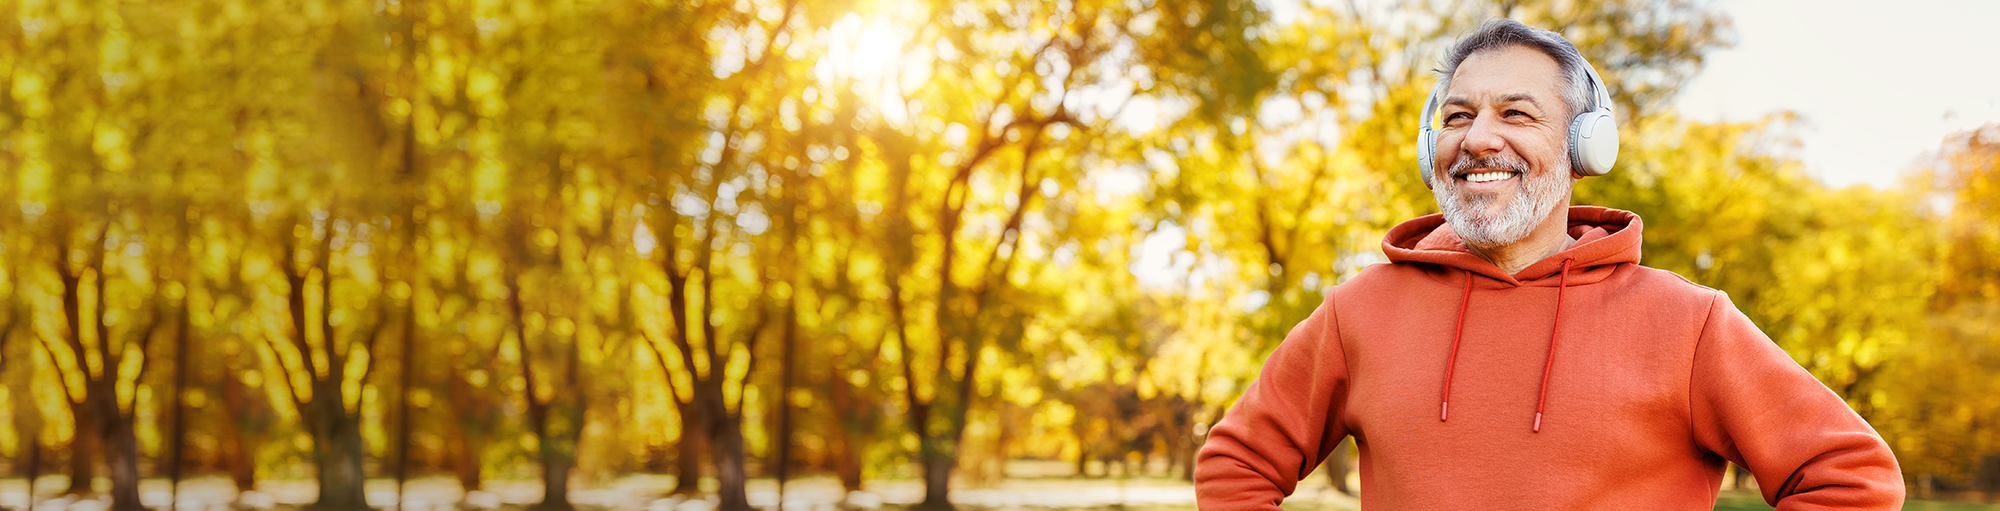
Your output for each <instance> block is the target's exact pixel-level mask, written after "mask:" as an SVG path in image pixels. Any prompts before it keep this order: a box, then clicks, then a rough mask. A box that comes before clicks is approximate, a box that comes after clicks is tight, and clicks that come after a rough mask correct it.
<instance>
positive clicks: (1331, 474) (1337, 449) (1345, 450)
mask: <svg viewBox="0 0 2000 511" xmlns="http://www.w3.org/2000/svg"><path fill="white" fill-rule="evenodd" d="M1353 452H1354V438H1353V437H1348V438H1342V439H1340V445H1337V446H1334V448H1333V455H1331V456H1327V457H1326V477H1327V479H1331V480H1332V482H1333V489H1336V490H1340V493H1342V494H1346V495H1349V496H1353V495H1354V490H1353V489H1350V488H1348V487H1347V457H1348V456H1349V455H1351V453H1353Z"/></svg>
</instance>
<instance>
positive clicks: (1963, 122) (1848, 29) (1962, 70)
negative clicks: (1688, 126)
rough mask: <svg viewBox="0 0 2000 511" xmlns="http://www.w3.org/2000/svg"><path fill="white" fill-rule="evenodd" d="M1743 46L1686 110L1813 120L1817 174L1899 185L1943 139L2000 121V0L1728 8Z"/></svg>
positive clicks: (1771, 3)
mask: <svg viewBox="0 0 2000 511" xmlns="http://www.w3.org/2000/svg"><path fill="white" fill-rule="evenodd" d="M1718 7H1720V8H1721V9H1722V10H1723V11H1725V12H1726V13H1728V14H1729V16H1730V17H1731V18H1733V19H1734V20H1735V23H1736V34H1737V44H1736V47H1735V48H1732V49H1729V50H1724V51H1720V52H1716V53H1713V54H1710V60H1709V62H1708V65H1707V67H1706V68H1705V69H1704V70H1703V71H1702V73H1701V74H1700V75H1698V76H1696V77H1695V79H1694V80H1693V81H1691V82H1690V83H1688V84H1687V86H1686V87H1685V88H1683V89H1682V94H1681V97H1680V99H1679V101H1678V102H1677V105H1676V108H1677V109H1678V110H1680V111H1681V113H1682V114H1683V115H1686V116H1688V117H1690V118H1692V119H1696V120H1702V121H1745V120H1753V119H1756V118H1759V117H1761V116H1763V115H1765V114H1769V113H1772V112H1777V111H1781V110H1791V111H1794V112H1798V113H1799V114H1800V115H1801V116H1802V117H1803V118H1804V121H1805V122H1804V124H1803V125H1802V127H1801V128H1802V129H1800V130H1799V132H1798V133H1797V135H1798V136H1799V137H1800V141H1801V142H1802V145H1803V147H1801V148H1800V153H1799V157H1800V159H1801V160H1803V161H1804V162H1805V166H1806V170H1807V172H1809V173H1811V174H1813V175H1815V176H1818V177H1819V178H1820V179H1821V180H1823V181H1825V182H1826V183H1828V184H1831V185H1834V186H1846V185H1852V184H1870V185H1875V186H1877V187H1886V186H1889V185H1891V184H1893V183H1895V181H1896V180H1897V178H1898V177H1899V176H1900V175H1901V174H1903V173H1904V172H1905V171H1907V170H1908V169H1910V168H1911V166H1912V165H1913V164H1915V163H1917V161H1918V159H1919V158H1920V157H1922V156H1923V155H1924V153H1925V152H1927V151H1935V150H1936V149H1937V148H1938V146H1939V144H1940V143H1941V142H1942V141H1943V140H1944V137H1945V136H1947V135H1950V134H1952V133H1956V132H1960V131H1966V130H1970V129H1972V128H1976V127H1978V126H1981V125H1984V124H1989V123H2000V65H1995V63H1996V62H2000V37H1996V35H1995V32H1994V30H1993V26H1994V23H1995V22H1996V21H2000V2H1995V1H1991V0H1925V1H1901V2H1879V1H1871V2H1863V1H1854V0H1816V1H1807V0H1724V1H1721V2H1719V3H1718Z"/></svg>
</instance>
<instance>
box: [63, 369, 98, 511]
mask: <svg viewBox="0 0 2000 511" xmlns="http://www.w3.org/2000/svg"><path fill="white" fill-rule="evenodd" d="M82 370H84V371H89V370H90V369H89V368H83V369H82ZM69 411H70V417H71V418H72V419H73V420H75V421H76V422H75V424H76V427H74V428H71V431H73V433H70V437H69V488H65V489H63V495H76V496H86V497H87V496H90V495H92V494H95V493H96V490H93V489H91V487H90V483H91V480H92V479H96V478H97V463H96V461H97V449H96V447H97V420H96V416H95V414H93V413H92V411H91V406H90V404H89V403H70V405H69Z"/></svg>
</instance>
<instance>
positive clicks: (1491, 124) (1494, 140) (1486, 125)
mask: <svg viewBox="0 0 2000 511" xmlns="http://www.w3.org/2000/svg"><path fill="white" fill-rule="evenodd" d="M1499 123H1500V121H1499V120H1498V119H1495V118H1493V116H1490V115H1482V116H1478V117H1475V118H1473V119H1472V127H1471V129H1468V130H1466V132H1465V140H1464V141H1463V142H1461V143H1460V144H1459V148H1460V150H1462V151H1465V152H1466V154H1467V155H1470V156H1484V155H1487V154H1492V153H1495V152H1498V151H1500V150H1501V149H1504V148H1506V147H1507V140H1506V139H1503V138H1500V132H1499V128H1500V126H1499Z"/></svg>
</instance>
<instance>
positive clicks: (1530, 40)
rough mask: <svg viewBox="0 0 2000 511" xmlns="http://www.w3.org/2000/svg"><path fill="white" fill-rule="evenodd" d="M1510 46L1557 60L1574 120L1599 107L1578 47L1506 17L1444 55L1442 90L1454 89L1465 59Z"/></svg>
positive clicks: (1455, 45) (1467, 36) (1563, 93)
mask: <svg viewBox="0 0 2000 511" xmlns="http://www.w3.org/2000/svg"><path fill="white" fill-rule="evenodd" d="M1510 46H1523V47H1527V48H1530V49H1534V50H1536V51H1540V52H1542V53H1544V54H1547V55H1548V56H1549V58H1552V59H1555V61H1556V66H1557V68H1558V69H1561V71H1562V84H1561V86H1562V99H1563V103H1565V104H1566V105H1567V106H1569V115H1568V116H1566V117H1575V116H1576V115H1577V114H1580V113H1583V112H1588V111H1591V110H1594V109H1596V108H1597V106H1598V105H1597V95H1596V94H1593V93H1592V92H1593V91H1592V90H1591V87H1590V76H1589V75H1588V73H1587V72H1585V71H1584V67H1585V66H1589V65H1590V63H1589V62H1586V61H1584V60H1583V54H1582V53H1580V52H1578V51H1577V50H1576V45H1575V44H1571V43H1570V42H1569V39H1564V38H1563V36H1562V34H1557V33H1555V32H1550V31H1547V30H1542V29H1538V28H1533V27H1529V26H1527V25H1523V24H1521V22H1519V21H1514V20H1511V19H1507V18H1499V19H1495V20H1490V21H1487V22H1486V23H1485V24H1483V25H1480V26H1479V29H1478V30H1474V31H1472V33H1470V34H1466V35H1465V37H1463V38H1460V39H1459V40H1458V42H1457V43H1454V44H1452V46H1451V49H1450V50H1447V51H1446V52H1445V54H1444V68H1443V69H1439V70H1437V73H1438V81H1439V82H1440V84H1441V86H1440V87H1439V89H1440V90H1450V89H1451V77H1452V75H1454V74H1457V73H1458V65H1459V64H1460V63H1463V62H1465V59H1466V57H1471V56H1472V55H1473V54H1475V53H1479V52H1482V51H1492V50H1499V49H1503V48H1507V47H1510ZM1567 124H1568V123H1567V122H1565V123H1564V125H1567Z"/></svg>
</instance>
